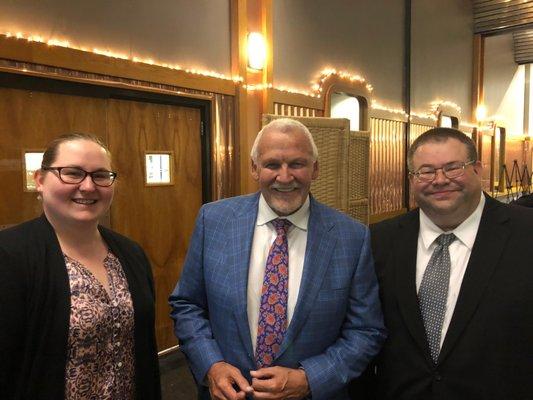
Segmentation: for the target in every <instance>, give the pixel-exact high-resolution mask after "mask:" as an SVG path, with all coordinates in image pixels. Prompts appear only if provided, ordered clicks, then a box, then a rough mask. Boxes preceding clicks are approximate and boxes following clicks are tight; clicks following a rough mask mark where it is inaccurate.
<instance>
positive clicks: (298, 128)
mask: <svg viewBox="0 0 533 400" xmlns="http://www.w3.org/2000/svg"><path fill="white" fill-rule="evenodd" d="M271 131H278V132H282V133H294V132H302V133H303V134H304V135H305V136H307V139H309V143H310V144H311V149H312V151H313V161H316V160H317V159H318V149H317V147H316V144H315V141H314V139H313V135H311V132H309V129H307V127H306V126H305V125H304V124H302V123H301V122H299V121H296V120H294V119H290V118H280V119H275V120H273V121H271V122H269V123H268V124H266V125H265V126H263V129H261V130H260V131H259V133H258V134H257V136H256V137H255V141H254V145H253V146H252V151H250V157H252V161H253V162H254V163H256V162H257V158H258V157H259V154H258V147H259V142H260V141H261V137H262V136H263V135H264V134H265V133H267V132H271Z"/></svg>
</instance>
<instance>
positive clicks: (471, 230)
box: [419, 192, 485, 250]
mask: <svg viewBox="0 0 533 400" xmlns="http://www.w3.org/2000/svg"><path fill="white" fill-rule="evenodd" d="M484 206H485V195H484V194H483V192H482V193H481V198H480V200H479V204H478V205H477V207H476V209H475V210H474V212H473V213H472V214H470V216H469V217H468V218H467V219H465V220H464V221H463V222H462V223H461V224H460V225H459V226H458V227H457V228H455V229H453V230H452V231H447V232H444V231H443V230H442V229H440V228H439V227H438V226H437V225H435V224H434V223H433V221H431V219H429V217H428V216H427V215H426V214H425V213H424V211H422V209H420V233H419V235H420V238H421V239H422V244H423V245H424V248H425V249H426V250H427V249H428V248H429V246H431V244H432V243H433V242H434V241H435V239H437V237H438V236H439V235H440V234H442V233H453V234H454V235H455V236H456V237H457V239H459V240H460V241H461V242H462V243H463V244H464V245H465V246H466V247H468V249H469V250H472V247H473V246H474V242H475V240H476V235H477V230H478V227H479V223H480V221H481V214H482V213H483V207H484Z"/></svg>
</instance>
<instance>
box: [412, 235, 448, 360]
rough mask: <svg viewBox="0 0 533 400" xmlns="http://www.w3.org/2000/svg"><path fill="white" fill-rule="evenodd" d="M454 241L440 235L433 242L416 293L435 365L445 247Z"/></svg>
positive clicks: (445, 280) (441, 316)
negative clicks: (435, 244) (430, 253)
mask: <svg viewBox="0 0 533 400" xmlns="http://www.w3.org/2000/svg"><path fill="white" fill-rule="evenodd" d="M455 239H456V237H455V235H454V234H453V233H449V234H444V233H443V234H441V235H440V236H439V237H438V238H437V239H436V240H435V241H436V242H437V247H435V250H433V254H432V255H431V258H430V260H429V263H428V266H427V267H426V270H425V272H424V276H423V277H422V283H420V288H419V289H418V301H419V304H420V311H421V312H422V318H423V320H424V327H425V328H426V337H427V340H428V344H429V350H430V352H431V358H432V359H433V362H434V363H437V359H438V358H439V353H440V339H441V332H442V324H443V322H444V314H445V313H446V301H447V299H448V285H449V283H450V251H449V249H448V246H450V244H451V243H452V242H453V241H454V240H455Z"/></svg>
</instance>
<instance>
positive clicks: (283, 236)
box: [255, 218, 291, 368]
mask: <svg viewBox="0 0 533 400" xmlns="http://www.w3.org/2000/svg"><path fill="white" fill-rule="evenodd" d="M271 222H272V225H274V227H275V228H276V233H277V236H276V239H275V240H274V242H273V243H272V246H271V247H270V251H269V253H268V258H267V262H266V267H265V277H264V279H263V287H262V290H261V304H260V308H259V322H258V326H257V348H256V355H255V358H256V363H257V366H258V368H263V367H269V366H271V365H272V362H273V361H274V358H275V356H276V355H277V354H278V353H279V350H280V346H281V343H282V342H283V337H284V335H285V331H286V330H287V299H288V296H289V291H288V285H289V282H288V281H289V249H288V242H287V231H288V229H289V227H290V226H291V222H290V221H289V220H287V219H279V218H276V219H275V220H273V221H271Z"/></svg>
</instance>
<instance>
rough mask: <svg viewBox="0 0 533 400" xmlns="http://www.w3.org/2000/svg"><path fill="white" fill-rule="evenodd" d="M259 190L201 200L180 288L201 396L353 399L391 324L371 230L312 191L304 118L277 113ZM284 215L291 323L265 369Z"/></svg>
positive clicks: (259, 141) (259, 150)
mask: <svg viewBox="0 0 533 400" xmlns="http://www.w3.org/2000/svg"><path fill="white" fill-rule="evenodd" d="M251 157H252V176H253V177H254V179H255V180H256V181H257V182H258V183H259V186H260V192H258V193H256V194H253V195H248V196H239V197H235V198H230V199H225V200H221V201H217V202H214V203H210V204H206V205H204V206H203V207H202V209H201V210H200V212H199V215H198V218H197V220H196V228H195V230H194V234H193V237H192V239H191V243H190V247H189V251H188V253H187V257H186V260H185V264H184V268H183V272H182V274H181V279H180V281H179V282H178V284H177V286H176V288H175V290H174V292H173V293H172V295H171V296H170V304H171V306H172V313H171V316H172V318H173V319H174V320H175V333H176V336H177V337H178V339H179V340H180V343H181V349H182V351H183V352H184V353H185V354H186V356H187V358H188V361H189V363H190V367H191V370H192V372H193V374H194V377H195V379H196V381H197V383H198V390H199V398H201V399H210V398H213V399H232V400H233V399H244V398H254V399H287V398H290V399H302V398H310V397H312V398H313V399H314V400H320V399H323V400H326V399H328V400H331V399H347V398H348V394H347V390H346V385H347V383H348V382H349V381H350V380H351V379H352V378H354V377H356V376H358V375H359V374H360V373H361V372H362V371H363V370H364V369H365V367H366V365H367V364H368V362H369V361H370V360H371V359H372V358H373V357H374V356H375V355H376V354H377V353H378V351H379V349H380V347H381V344H382V342H383V341H384V337H385V333H384V327H383V321H382V314H381V307H380V303H379V299H378V287H377V283H376V276H375V273H374V268H373V262H372V256H371V252H370V242H369V234H368V229H367V228H366V227H365V226H363V225H361V224H359V223H357V222H356V221H354V220H353V219H351V218H349V217H348V216H346V215H344V214H342V213H340V212H338V211H336V210H333V209H331V208H329V207H327V206H325V205H323V204H320V203H319V202H317V201H316V200H314V199H313V197H312V196H310V195H309V189H310V186H311V182H312V180H314V179H316V178H317V177H318V161H317V158H318V152H317V149H316V146H315V143H314V141H313V138H312V136H311V134H310V133H309V130H308V129H307V128H306V127H305V126H304V125H302V124H301V123H299V122H297V121H294V120H290V119H279V120H275V121H273V122H271V123H270V124H268V125H266V126H265V127H264V128H263V129H262V130H261V132H259V134H258V136H257V138H256V141H255V143H254V146H253V148H252V152H251ZM277 218H286V219H288V220H289V221H290V223H291V224H290V228H289V230H288V233H287V234H286V236H287V238H288V259H289V268H288V301H287V305H286V306H287V308H286V313H287V319H286V322H287V324H288V326H287V328H286V331H285V332H284V335H283V341H282V343H281V345H280V347H279V350H278V351H277V352H276V353H275V355H274V358H273V361H272V363H271V366H268V367H263V368H258V366H257V365H258V364H257V361H256V360H257V358H256V357H257V354H256V343H257V338H258V328H257V321H258V318H259V315H258V314H259V306H260V300H261V292H262V290H263V291H264V289H262V285H263V277H264V275H265V260H266V259H267V253H268V252H269V248H270V246H271V243H272V242H273V239H275V238H276V231H275V229H273V227H272V224H271V223H270V222H272V220H274V219H277Z"/></svg>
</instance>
